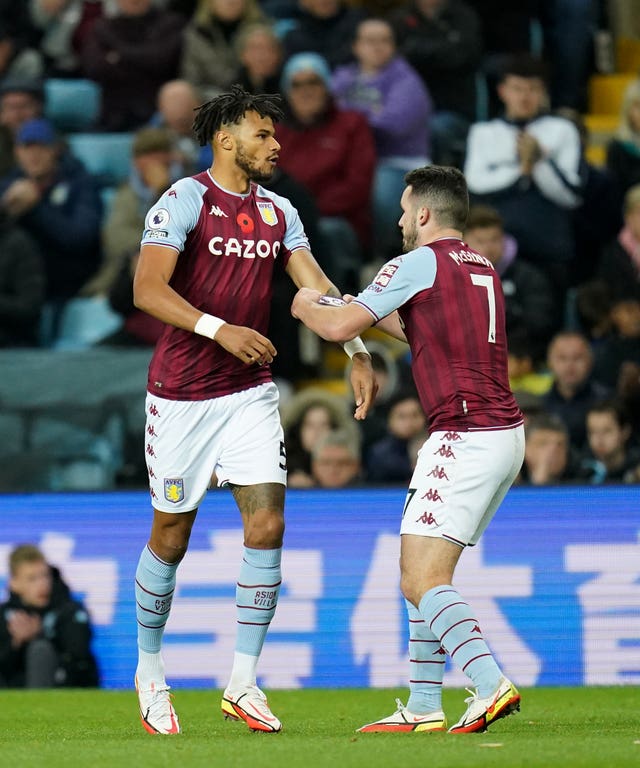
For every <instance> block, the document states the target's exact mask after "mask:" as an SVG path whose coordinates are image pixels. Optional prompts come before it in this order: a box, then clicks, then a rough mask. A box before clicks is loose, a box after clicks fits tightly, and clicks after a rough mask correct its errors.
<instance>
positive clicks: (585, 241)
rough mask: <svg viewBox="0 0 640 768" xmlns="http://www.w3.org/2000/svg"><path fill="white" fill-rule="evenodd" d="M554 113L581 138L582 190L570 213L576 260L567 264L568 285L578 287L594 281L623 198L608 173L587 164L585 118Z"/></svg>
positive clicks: (618, 219) (617, 222)
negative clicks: (579, 200) (567, 122)
mask: <svg viewBox="0 0 640 768" xmlns="http://www.w3.org/2000/svg"><path fill="white" fill-rule="evenodd" d="M554 114H556V115H558V116H559V117H564V118H566V119H567V120H571V122H572V123H573V124H574V125H575V126H576V128H577V129H578V135H579V136H580V149H581V161H580V178H581V179H582V190H581V195H580V196H581V202H580V204H579V205H578V207H577V208H574V210H573V211H572V223H573V236H574V240H575V258H574V260H573V262H572V264H571V265H570V284H571V285H572V286H577V285H580V283H584V282H588V281H590V280H592V279H593V278H594V276H595V274H596V272H597V269H598V264H599V262H600V260H601V258H602V254H603V251H604V248H605V247H606V245H607V244H608V243H609V242H611V240H612V239H613V238H614V237H615V236H616V235H617V233H618V232H619V231H620V227H621V226H622V197H621V196H620V195H619V193H618V189H617V187H616V184H615V183H614V180H613V177H612V175H611V173H610V172H609V170H608V169H607V168H606V167H600V166H598V165H595V164H594V163H592V162H590V161H589V158H588V156H587V147H588V146H589V141H590V139H589V131H588V129H587V125H586V122H585V120H584V117H583V116H582V115H581V114H580V113H579V112H577V111H576V110H575V109H569V108H566V107H565V108H561V109H557V110H556V111H555V113H554Z"/></svg>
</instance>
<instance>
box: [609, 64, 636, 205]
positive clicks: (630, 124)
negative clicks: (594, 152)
mask: <svg viewBox="0 0 640 768" xmlns="http://www.w3.org/2000/svg"><path fill="white" fill-rule="evenodd" d="M607 168H608V169H609V172H610V174H611V176H612V177H613V180H614V183H615V185H616V189H617V190H618V195H619V196H620V198H622V197H623V196H624V195H625V194H626V192H627V190H629V189H630V188H631V187H633V186H635V185H636V184H640V77H639V78H638V79H636V80H634V81H633V82H631V83H630V84H629V85H628V86H627V89H626V91H625V94H624V99H623V102H622V107H621V108H620V120H619V123H618V128H617V130H616V133H615V136H614V137H613V138H612V139H611V140H610V141H609V143H608V145H607Z"/></svg>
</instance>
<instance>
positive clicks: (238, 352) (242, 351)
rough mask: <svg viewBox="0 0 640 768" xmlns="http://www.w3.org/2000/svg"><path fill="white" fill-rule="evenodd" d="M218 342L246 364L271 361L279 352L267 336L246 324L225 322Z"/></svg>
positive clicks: (217, 334)
mask: <svg viewBox="0 0 640 768" xmlns="http://www.w3.org/2000/svg"><path fill="white" fill-rule="evenodd" d="M216 342H217V343H218V344H220V346H221V347H223V348H224V349H226V350H227V352H231V354H232V355H235V356H236V357H237V358H238V360H241V361H242V362H243V363H244V364H245V365H253V364H254V363H257V364H258V365H264V364H265V363H271V362H273V358H274V357H275V356H276V355H277V354H278V353H277V352H276V348H275V347H274V346H273V344H272V343H271V342H270V341H269V339H268V338H267V337H266V336H263V335H262V334H261V333H258V331H254V330H253V328H247V327H246V326H244V325H231V324H230V323H225V324H224V325H222V326H220V328H219V329H218V332H217V333H216Z"/></svg>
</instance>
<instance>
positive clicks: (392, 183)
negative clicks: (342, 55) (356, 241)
mask: <svg viewBox="0 0 640 768" xmlns="http://www.w3.org/2000/svg"><path fill="white" fill-rule="evenodd" d="M353 52H354V55H355V58H356V61H355V62H354V63H352V64H345V65H343V66H341V67H338V68H337V69H336V70H335V72H334V73H333V77H332V81H331V90H332V92H333V95H334V97H335V99H336V101H337V103H338V106H339V107H341V108H342V109H352V110H355V111H356V112H361V113H362V114H363V115H364V116H365V117H366V119H367V122H368V123H369V126H370V127H371V130H372V131H373V137H374V139H375V143H376V153H377V157H378V162H377V164H376V170H375V176H374V181H373V194H372V209H373V231H374V240H373V242H374V250H375V253H374V258H375V259H376V260H377V261H380V262H385V261H387V260H388V259H390V258H392V257H393V256H396V255H397V254H398V253H399V252H400V250H401V246H402V237H401V234H400V228H399V227H398V220H399V218H400V216H401V214H402V210H401V209H400V202H399V200H400V198H401V196H402V192H403V190H404V188H405V183H404V175H405V173H407V172H408V171H411V170H413V169H414V168H418V167H420V166H424V165H427V164H428V163H429V158H430V154H431V144H430V133H429V122H430V119H431V111H432V106H431V98H430V96H429V93H428V91H427V89H426V86H425V85H424V83H423V81H422V79H421V78H420V76H419V75H418V74H417V72H416V71H415V70H414V69H413V67H412V66H411V65H410V64H409V63H408V62H407V61H406V59H405V58H404V57H402V56H399V55H398V53H397V49H396V42H395V35H394V31H393V27H392V26H391V24H390V23H389V22H388V21H386V20H385V19H375V18H371V19H364V20H363V21H361V22H360V23H359V24H358V26H357V28H356V36H355V40H354V43H353Z"/></svg>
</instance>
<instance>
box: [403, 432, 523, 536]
mask: <svg viewBox="0 0 640 768" xmlns="http://www.w3.org/2000/svg"><path fill="white" fill-rule="evenodd" d="M523 458H524V427H523V426H522V425H520V426H517V427H511V428H508V429H496V430H483V431H478V432H444V431H442V432H434V433H433V434H431V435H430V436H429V438H428V440H427V441H426V442H425V444H424V445H423V446H422V448H421V449H420V452H419V453H418V462H417V464H416V468H415V470H414V472H413V476H412V478H411V483H410V485H409V491H408V493H407V498H406V501H405V505H404V511H403V513H402V524H401V526H400V533H401V534H403V533H409V534H413V535H415V536H433V537H436V538H438V537H442V538H443V539H447V540H448V541H451V542H453V543H455V544H459V545H460V546H461V547H464V546H467V545H473V544H476V543H477V542H478V540H479V539H480V536H482V534H483V533H484V530H485V528H486V527H487V526H488V525H489V523H490V522H491V518H492V517H493V516H494V514H495V512H496V510H497V509H498V507H499V506H500V503H501V502H502V500H503V499H504V497H505V496H506V493H507V491H508V490H509V488H510V487H511V484H512V483H513V481H514V480H515V478H516V477H517V475H518V472H519V471H520V467H521V466H522V461H523Z"/></svg>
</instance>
